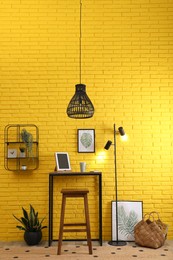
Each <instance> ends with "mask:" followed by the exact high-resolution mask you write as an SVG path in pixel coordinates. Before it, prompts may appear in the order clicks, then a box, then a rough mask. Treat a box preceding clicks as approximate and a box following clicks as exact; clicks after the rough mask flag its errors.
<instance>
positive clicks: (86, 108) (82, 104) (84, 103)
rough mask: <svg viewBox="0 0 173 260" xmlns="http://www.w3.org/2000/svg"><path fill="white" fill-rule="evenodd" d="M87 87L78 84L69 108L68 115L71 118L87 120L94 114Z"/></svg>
mask: <svg viewBox="0 0 173 260" xmlns="http://www.w3.org/2000/svg"><path fill="white" fill-rule="evenodd" d="M85 89H86V85H84V84H77V85H76V92H75V94H74V96H73V97H72V99H71V100H70V103H69V105H68V107H67V115H68V117H71V118H76V119H85V118H90V117H92V116H93V114H94V106H93V104H92V102H91V100H90V99H89V97H88V96H87V94H86V91H85Z"/></svg>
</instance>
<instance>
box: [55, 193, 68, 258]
mask: <svg viewBox="0 0 173 260" xmlns="http://www.w3.org/2000/svg"><path fill="white" fill-rule="evenodd" d="M65 205H66V196H65V195H63V196H62V206H61V217H60V227H59V240H58V251H57V255H60V254H61V246H62V238H63V228H64V217H65Z"/></svg>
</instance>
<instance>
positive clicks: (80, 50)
mask: <svg viewBox="0 0 173 260" xmlns="http://www.w3.org/2000/svg"><path fill="white" fill-rule="evenodd" d="M79 34H80V37H79V79H80V84H81V78H82V76H81V75H82V1H81V0H80V28H79Z"/></svg>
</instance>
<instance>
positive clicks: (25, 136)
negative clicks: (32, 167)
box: [21, 128, 33, 157]
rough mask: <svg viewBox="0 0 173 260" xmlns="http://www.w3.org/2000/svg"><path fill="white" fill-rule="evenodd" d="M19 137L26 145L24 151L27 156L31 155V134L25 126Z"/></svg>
mask: <svg viewBox="0 0 173 260" xmlns="http://www.w3.org/2000/svg"><path fill="white" fill-rule="evenodd" d="M21 139H22V141H23V142H24V143H25V145H26V151H27V153H28V156H29V157H32V145H33V136H32V134H31V133H29V132H28V131H27V130H26V129H25V128H23V129H22V131H21Z"/></svg>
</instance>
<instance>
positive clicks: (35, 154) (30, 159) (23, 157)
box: [4, 124, 39, 171]
mask: <svg viewBox="0 0 173 260" xmlns="http://www.w3.org/2000/svg"><path fill="white" fill-rule="evenodd" d="M23 131H24V134H25V137H28V136H30V137H32V138H30V139H29V141H28V142H27V141H26V142H24V140H23V138H22V132H23ZM31 139H32V140H31ZM26 140H27V138H26ZM38 166H39V131H38V127H37V126H36V125H34V124H9V125H7V126H6V127H5V130H4V167H5V169H6V170H8V171H19V170H20V171H28V170H36V169H37V168H38Z"/></svg>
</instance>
